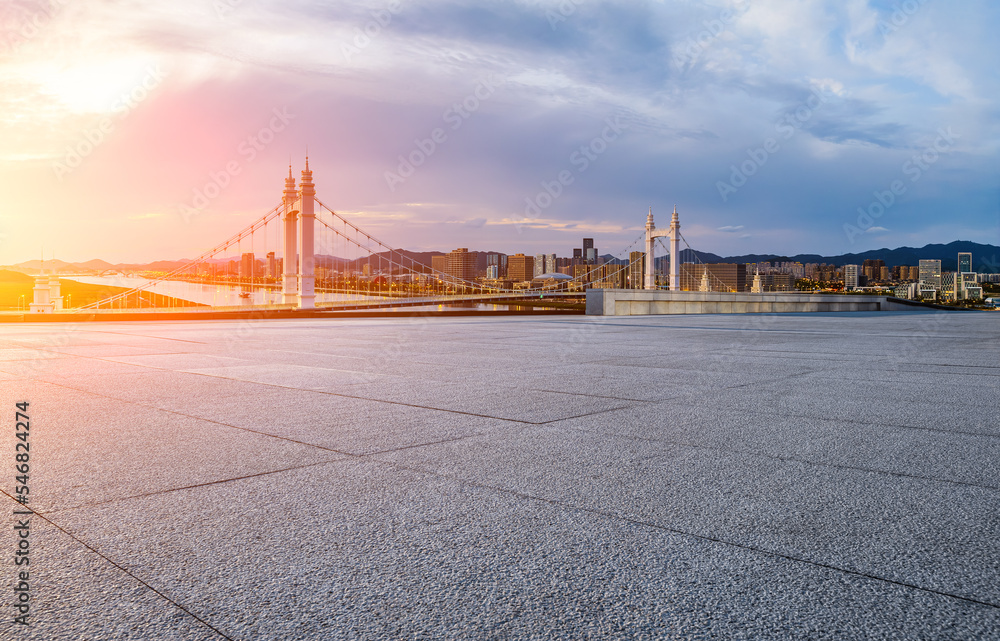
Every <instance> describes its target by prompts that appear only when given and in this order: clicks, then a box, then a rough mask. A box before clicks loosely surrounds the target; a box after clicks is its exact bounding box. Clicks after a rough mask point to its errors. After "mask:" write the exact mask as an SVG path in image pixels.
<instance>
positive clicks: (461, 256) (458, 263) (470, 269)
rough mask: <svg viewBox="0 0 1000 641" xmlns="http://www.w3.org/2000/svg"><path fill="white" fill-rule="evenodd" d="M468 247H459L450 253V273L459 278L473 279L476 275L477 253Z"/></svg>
mask: <svg viewBox="0 0 1000 641" xmlns="http://www.w3.org/2000/svg"><path fill="white" fill-rule="evenodd" d="M477 253H478V252H470V251H469V249H468V248H467V247H459V248H458V249H455V250H453V251H452V252H451V253H449V254H448V274H450V275H452V276H454V277H455V278H457V279H459V280H467V281H471V280H473V279H474V278H475V277H476V257H477V256H476V255H477Z"/></svg>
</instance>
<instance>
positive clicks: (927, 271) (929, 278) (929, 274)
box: [919, 259, 941, 289]
mask: <svg viewBox="0 0 1000 641" xmlns="http://www.w3.org/2000/svg"><path fill="white" fill-rule="evenodd" d="M919 267H920V270H919V278H920V282H922V283H924V284H925V285H928V286H930V287H933V288H934V289H941V261H940V260H936V259H935V260H929V259H921V260H920V265H919Z"/></svg>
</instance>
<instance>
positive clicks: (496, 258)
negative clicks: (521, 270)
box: [486, 252, 507, 278]
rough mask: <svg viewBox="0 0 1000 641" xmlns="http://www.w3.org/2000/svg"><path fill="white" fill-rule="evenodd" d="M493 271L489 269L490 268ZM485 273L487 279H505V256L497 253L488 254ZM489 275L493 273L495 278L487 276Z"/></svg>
mask: <svg viewBox="0 0 1000 641" xmlns="http://www.w3.org/2000/svg"><path fill="white" fill-rule="evenodd" d="M491 267H492V268H494V269H490V268H491ZM486 271H487V277H489V278H506V277H507V254H499V253H495V252H493V253H489V254H486ZM490 273H495V274H496V276H492V277H491V276H489V274H490Z"/></svg>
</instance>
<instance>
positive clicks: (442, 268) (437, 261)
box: [431, 254, 448, 276]
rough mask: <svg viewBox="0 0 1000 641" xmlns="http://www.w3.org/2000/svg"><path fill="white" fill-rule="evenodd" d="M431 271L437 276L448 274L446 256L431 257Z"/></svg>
mask: <svg viewBox="0 0 1000 641" xmlns="http://www.w3.org/2000/svg"><path fill="white" fill-rule="evenodd" d="M431 269H432V270H434V271H435V272H437V275H438V276H441V275H442V274H447V273H448V254H444V255H442V256H431Z"/></svg>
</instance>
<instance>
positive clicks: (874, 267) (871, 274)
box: [861, 258, 885, 284]
mask: <svg viewBox="0 0 1000 641" xmlns="http://www.w3.org/2000/svg"><path fill="white" fill-rule="evenodd" d="M884 266H885V261H883V260H882V259H881V258H868V259H865V261H864V262H863V263H862V264H861V273H862V274H864V277H865V280H866V281H867V283H869V284H870V283H874V282H875V281H878V280H881V278H882V268H883V267H884Z"/></svg>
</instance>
